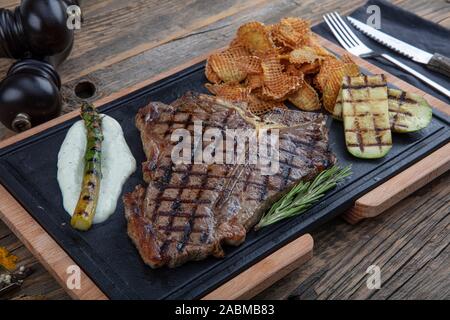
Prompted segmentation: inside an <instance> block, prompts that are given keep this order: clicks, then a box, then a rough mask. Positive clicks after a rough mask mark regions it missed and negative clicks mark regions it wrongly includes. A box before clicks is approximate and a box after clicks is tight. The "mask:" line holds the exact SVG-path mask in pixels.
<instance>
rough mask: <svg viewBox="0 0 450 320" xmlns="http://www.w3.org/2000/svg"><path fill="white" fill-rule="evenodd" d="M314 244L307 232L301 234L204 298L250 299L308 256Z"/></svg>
mask: <svg viewBox="0 0 450 320" xmlns="http://www.w3.org/2000/svg"><path fill="white" fill-rule="evenodd" d="M313 246H314V241H313V238H312V237H311V236H310V235H309V234H306V235H304V236H301V237H299V238H297V239H296V240H294V241H292V242H291V243H289V244H287V245H285V246H284V247H282V248H281V249H279V250H277V251H276V252H274V253H272V254H271V255H269V256H268V257H266V258H265V259H263V260H261V261H260V262H258V263H256V264H255V265H254V266H252V267H251V268H249V269H247V270H245V271H244V272H242V273H241V274H239V275H238V276H236V277H235V278H233V279H231V280H230V281H228V282H226V283H225V284H223V285H222V286H220V287H219V288H217V289H216V290H214V291H212V292H211V293H209V294H207V295H206V296H205V297H203V300H235V299H236V300H242V299H250V298H252V297H254V296H255V295H257V294H258V293H260V292H261V291H263V290H264V289H267V288H268V287H270V286H271V285H272V284H274V283H275V282H276V281H278V280H280V279H281V278H283V277H285V276H286V275H288V274H289V273H290V272H292V271H293V270H295V269H297V268H298V267H300V266H301V265H302V264H303V263H305V262H306V261H307V260H309V259H311V257H312V250H313Z"/></svg>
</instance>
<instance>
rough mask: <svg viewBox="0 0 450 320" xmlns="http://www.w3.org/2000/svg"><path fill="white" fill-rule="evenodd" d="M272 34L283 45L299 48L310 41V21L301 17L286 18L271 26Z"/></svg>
mask: <svg viewBox="0 0 450 320" xmlns="http://www.w3.org/2000/svg"><path fill="white" fill-rule="evenodd" d="M271 35H272V37H273V39H274V41H275V42H276V43H277V44H280V45H281V46H284V47H288V48H291V49H295V48H299V47H301V46H303V45H305V44H306V43H308V41H309V37H310V36H311V30H310V23H309V21H306V20H302V19H299V18H284V19H281V21H280V22H279V23H278V24H276V25H274V26H273V27H272V28H271Z"/></svg>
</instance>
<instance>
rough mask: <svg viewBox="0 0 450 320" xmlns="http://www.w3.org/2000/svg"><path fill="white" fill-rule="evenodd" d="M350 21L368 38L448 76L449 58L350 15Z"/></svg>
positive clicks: (449, 75)
mask: <svg viewBox="0 0 450 320" xmlns="http://www.w3.org/2000/svg"><path fill="white" fill-rule="evenodd" d="M347 19H348V20H349V21H350V23H351V24H352V25H353V26H354V27H355V28H356V29H358V30H359V31H361V32H362V33H363V34H365V35H366V36H368V37H369V38H371V39H373V40H375V41H377V42H378V43H381V44H382V45H384V46H386V47H388V48H390V49H392V50H394V51H395V52H398V53H400V54H402V55H404V56H406V57H408V58H409V59H411V60H413V61H416V62H419V63H422V64H425V65H426V66H427V67H428V68H430V69H431V70H433V71H437V72H440V73H442V74H444V75H446V76H447V77H450V58H448V57H446V56H443V55H441V54H439V53H435V54H431V53H429V52H427V51H425V50H422V49H419V48H417V47H415V46H413V45H410V44H409V43H406V42H404V41H401V40H399V39H396V38H394V37H393V36H390V35H388V34H386V33H384V32H382V31H380V30H377V29H375V28H373V27H371V26H369V25H367V24H364V23H362V22H360V21H358V20H356V19H354V18H352V17H347Z"/></svg>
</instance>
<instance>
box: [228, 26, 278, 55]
mask: <svg viewBox="0 0 450 320" xmlns="http://www.w3.org/2000/svg"><path fill="white" fill-rule="evenodd" d="M236 42H237V43H239V44H240V45H242V46H244V47H245V48H246V49H247V50H248V51H249V52H250V53H251V54H254V55H265V54H267V53H268V52H275V46H274V44H273V42H272V39H271V38H270V36H269V32H268V31H267V29H266V26H265V25H264V24H262V23H261V22H256V21H253V22H248V23H246V24H244V25H242V26H241V27H240V28H239V29H238V31H237V40H236Z"/></svg>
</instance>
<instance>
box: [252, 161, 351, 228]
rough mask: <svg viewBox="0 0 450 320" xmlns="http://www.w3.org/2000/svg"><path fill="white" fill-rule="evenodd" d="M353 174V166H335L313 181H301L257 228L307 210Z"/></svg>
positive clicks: (263, 217)
mask: <svg viewBox="0 0 450 320" xmlns="http://www.w3.org/2000/svg"><path fill="white" fill-rule="evenodd" d="M351 174H352V172H351V166H347V167H345V168H344V169H341V168H340V167H338V166H333V167H331V168H330V169H326V170H324V171H322V172H321V173H320V174H319V175H317V177H316V178H315V179H314V180H313V181H307V182H304V181H301V182H300V183H299V184H297V185H296V186H295V187H294V188H292V189H291V191H289V192H288V193H287V194H285V195H284V196H283V197H282V198H281V199H280V200H278V201H277V202H276V203H275V204H274V205H273V206H272V207H271V208H270V210H269V211H267V212H266V213H265V214H264V215H263V216H262V218H261V220H260V221H259V223H258V224H257V225H256V226H255V229H256V230H258V229H261V228H263V227H267V226H268V225H271V224H273V223H275V222H278V221H280V220H283V219H286V218H290V217H294V216H297V215H299V214H301V213H303V212H305V211H306V210H308V209H309V208H310V207H311V206H312V205H313V204H314V203H316V202H317V201H318V200H319V199H320V198H322V197H323V196H324V195H325V193H326V192H327V191H328V190H330V189H332V188H334V187H336V185H337V184H338V183H339V181H341V180H343V179H345V178H346V177H348V176H349V175H351Z"/></svg>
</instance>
